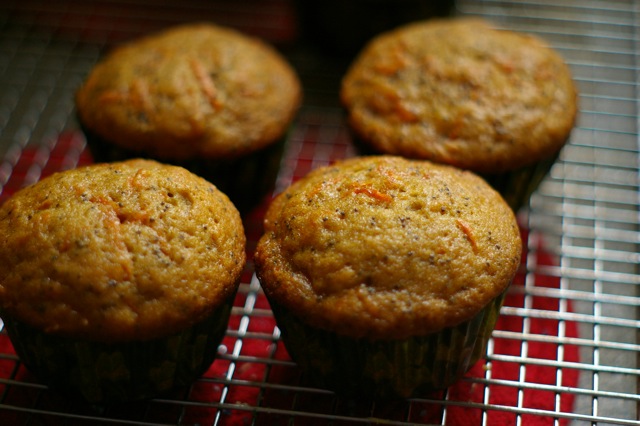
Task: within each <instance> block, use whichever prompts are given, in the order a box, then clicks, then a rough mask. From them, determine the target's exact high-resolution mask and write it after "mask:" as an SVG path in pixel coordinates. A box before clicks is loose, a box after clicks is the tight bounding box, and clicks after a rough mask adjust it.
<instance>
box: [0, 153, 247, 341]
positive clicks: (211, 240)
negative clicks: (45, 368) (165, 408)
mask: <svg viewBox="0 0 640 426" xmlns="http://www.w3.org/2000/svg"><path fill="white" fill-rule="evenodd" d="M244 263H245V236H244V232H243V227H242V222H241V220H240V217H239V214H238V212H237V210H236V209H235V208H234V206H233V205H232V204H231V202H230V201H229V200H228V198H227V197H226V196H225V195H224V194H222V193H221V192H219V191H218V190H217V189H216V188H215V187H214V186H213V185H212V184H210V183H208V182H206V181H205V180H204V179H201V178H199V177H197V176H195V175H193V174H191V173H189V172H187V171H186V170H184V169H182V168H178V167H174V166H167V165H162V164H159V163H156V162H152V161H147V160H131V161H127V162H123V163H114V164H100V165H94V166H88V167H84V168H79V169H76V170H71V171H67V172H62V173H58V174H54V175H52V176H50V177H48V178H45V179H43V180H42V181H40V182H38V183H37V184H35V185H32V186H30V187H28V188H25V189H23V190H21V191H19V192H18V193H16V194H14V196H13V197H11V198H10V199H9V200H8V201H7V202H6V203H4V205H2V207H1V208H0V270H2V271H3V274H2V276H0V306H1V308H2V310H3V311H4V312H6V313H7V314H9V315H11V316H12V317H14V318H16V319H18V320H20V321H23V322H25V323H27V324H29V325H32V326H34V327H37V328H40V329H43V330H45V331H47V332H50V333H55V334H59V335H65V336H66V335H68V336H71V337H77V338H87V339H90V340H97V341H107V342H110V341H130V340H147V339H152V338H155V337H160V336H164V335H167V334H170V333H172V332H174V331H178V330H181V329H183V328H186V327H188V326H190V325H192V324H195V323H197V322H199V321H201V320H203V319H204V318H205V317H206V316H207V315H208V314H210V313H211V311H212V310H213V309H215V308H216V307H217V306H219V305H221V304H222V303H223V302H224V301H225V300H226V299H228V298H229V297H231V296H232V295H233V294H235V291H236V288H237V283H238V280H239V278H240V274H241V272H242V270H243V267H244Z"/></svg>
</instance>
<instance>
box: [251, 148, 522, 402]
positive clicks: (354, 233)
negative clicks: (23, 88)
mask: <svg viewBox="0 0 640 426" xmlns="http://www.w3.org/2000/svg"><path fill="white" fill-rule="evenodd" d="M521 245H522V242H521V238H520V234H519V229H518V225H517V223H516V219H515V216H514V213H513V211H512V210H511V209H510V208H509V206H508V205H507V204H506V203H505V202H504V200H503V199H502V198H501V197H500V195H499V194H498V193H497V192H496V191H495V190H493V189H492V188H491V187H490V186H489V185H488V184H487V183H486V182H484V181H483V180H482V179H481V178H479V177H478V176H476V175H474V174H472V173H471V172H468V171H462V170H460V169H456V168H453V167H450V166H445V165H438V164H434V163H431V162H428V161H423V160H409V159H405V158H402V157H393V156H369V157H359V158H354V159H349V160H344V161H342V162H338V163H336V164H334V165H332V166H328V167H324V168H319V169H316V170H314V171H312V172H311V173H309V174H308V175H307V176H305V177H303V178H301V179H300V180H298V181H297V182H295V183H294V184H292V185H291V186H290V187H289V188H288V189H286V190H285V191H284V192H283V193H281V194H280V195H278V196H277V197H276V198H275V199H274V201H273V203H272V204H271V205H270V206H269V208H268V211H267V213H266V216H265V233H264V235H263V236H262V237H261V239H260V240H259V243H258V246H257V249H256V254H255V266H256V272H257V276H258V278H259V280H260V282H261V284H262V287H263V289H264V292H265V294H266V296H267V298H268V300H269V302H270V304H271V308H272V310H273V313H274V316H275V319H276V322H277V324H278V327H279V328H280V329H281V331H282V339H283V343H284V345H285V347H286V349H287V350H288V352H289V354H290V355H291V357H292V359H293V360H294V361H296V362H297V363H298V364H299V365H300V367H301V369H302V371H303V372H304V373H305V375H306V377H308V379H309V380H310V381H311V382H312V383H314V384H316V385H318V386H321V387H326V388H330V389H333V390H335V391H337V392H339V393H342V394H345V395H357V396H368V397H374V398H388V397H409V396H419V395H422V394H424V393H425V392H428V391H430V390H434V389H440V388H445V387H447V386H449V385H450V384H452V383H453V382H455V381H456V380H458V379H459V378H460V377H461V376H462V375H463V374H464V373H465V372H466V371H467V370H468V369H469V368H470V367H471V366H472V365H473V364H474V363H475V362H476V361H477V360H478V359H480V357H482V356H483V354H484V353H485V348H486V343H487V340H488V339H489V337H490V335H491V332H492V329H493V327H494V325H495V321H496V319H497V316H498V315H499V310H500V307H501V304H502V301H503V298H504V295H505V292H506V290H507V288H508V287H509V285H510V283H511V281H512V279H513V277H514V275H515V273H516V271H517V269H518V265H519V263H520V256H521Z"/></svg>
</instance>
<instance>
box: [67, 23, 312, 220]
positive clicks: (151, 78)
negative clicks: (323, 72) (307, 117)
mask: <svg viewBox="0 0 640 426" xmlns="http://www.w3.org/2000/svg"><path fill="white" fill-rule="evenodd" d="M301 93H302V92H301V87H300V82H299V80H298V77H297V75H296V73H295V71H294V70H293V68H292V67H291V66H290V65H289V63H288V62H287V61H286V60H285V58H284V57H283V56H282V55H280V53H279V52H277V51H276V50H275V49H274V48H273V47H271V46H270V45H268V44H266V43H265V42H263V41H261V40H259V39H257V38H253V37H250V36H248V35H244V34H242V33H240V32H238V31H235V30H232V29H229V28H224V27H220V26H216V25H213V24H208V23H197V24H186V25H182V26H178V27H173V28H169V29H167V30H165V31H162V32H159V33H155V34H151V35H148V36H146V37H143V38H140V39H136V40H133V41H131V42H130V43H128V44H125V45H123V46H121V47H119V48H116V49H115V50H113V51H112V52H110V53H109V54H108V55H106V57H105V58H103V59H102V60H101V61H100V62H99V63H98V64H97V65H96V66H95V67H94V68H93V70H92V71H91V72H90V74H89V76H88V77H87V79H86V81H85V82H84V84H83V85H82V86H81V87H80V88H79V90H78V91H77V93H76V106H77V113H78V117H79V120H80V122H81V125H82V126H83V128H84V129H85V131H86V133H87V138H88V142H89V146H90V147H91V149H92V152H93V153H94V155H95V157H96V159H97V160H98V161H112V160H119V159H123V158H128V157H131V156H145V157H148V158H153V159H157V160H161V161H165V162H171V163H175V164H178V165H182V166H184V167H186V168H188V169H190V170H191V171H193V172H195V173H197V174H200V175H203V176H204V177H206V178H207V179H210V180H211V181H212V182H213V183H215V184H216V186H218V188H219V189H220V190H221V191H223V192H225V193H226V194H227V195H229V196H230V197H231V198H232V201H234V202H235V203H236V205H237V206H240V207H242V206H243V205H244V204H252V202H253V201H254V199H253V197H257V196H259V195H261V194H260V193H259V192H257V191H256V188H257V189H258V190H261V191H262V192H264V191H265V190H266V189H267V187H270V185H271V184H272V183H273V180H274V179H275V172H276V169H277V167H278V165H279V158H280V154H281V151H282V143H283V141H284V138H285V134H286V132H287V130H288V128H289V126H290V124H291V122H292V120H293V118H294V115H295V113H296V112H297V109H298V107H299V104H300V101H301Z"/></svg>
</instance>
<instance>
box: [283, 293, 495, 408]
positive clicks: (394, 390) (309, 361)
mask: <svg viewBox="0 0 640 426" xmlns="http://www.w3.org/2000/svg"><path fill="white" fill-rule="evenodd" d="M505 294H506V292H504V293H503V294H501V295H500V296H499V297H497V298H495V299H494V300H492V301H491V302H490V303H489V304H487V305H486V306H485V307H484V308H483V309H482V310H480V312H479V313H478V314H476V315H475V316H474V317H473V318H472V319H470V320H468V321H466V322H463V323H461V324H458V325H455V326H452V327H449V328H446V329H443V330H441V331H439V332H435V333H432V334H428V335H425V336H415V337H410V338H407V339H401V340H370V339H365V338H352V337H349V336H344V335H339V334H337V333H335V332H331V331H328V330H324V329H320V328H317V327H313V326H310V325H308V324H306V323H305V322H304V320H303V319H301V318H298V317H297V316H295V315H293V314H291V313H290V312H289V310H288V309H286V308H285V307H283V306H281V305H279V304H278V303H277V302H276V301H272V300H271V301H270V303H271V307H272V310H273V313H274V316H275V319H276V322H277V324H278V327H279V328H280V330H281V332H282V341H283V343H284V345H285V348H286V349H287V351H288V352H289V355H290V356H291V358H292V359H293V360H294V361H295V362H296V363H297V364H298V365H299V366H300V368H301V370H302V371H303V373H304V375H305V377H306V379H307V380H309V381H310V382H311V383H312V384H313V385H316V386H318V387H321V388H327V389H331V390H333V391H335V392H336V393H338V394H341V395H344V396H347V397H366V398H374V399H377V398H383V399H387V398H408V397H418V396H423V395H425V394H426V393H428V392H430V391H434V390H438V389H444V388H447V387H448V386H450V385H451V384H453V383H455V382H456V381H458V380H459V379H460V378H461V377H462V376H463V375H464V374H465V373H466V372H467V371H468V370H469V369H470V368H471V367H472V366H473V365H474V364H475V363H476V362H477V361H478V360H479V359H480V358H482V357H483V356H484V355H485V352H486V345H487V342H488V340H489V338H490V337H491V333H492V331H493V328H494V327H495V323H496V321H497V318H498V316H499V313H500V308H501V306H502V302H503V301H504V296H505Z"/></svg>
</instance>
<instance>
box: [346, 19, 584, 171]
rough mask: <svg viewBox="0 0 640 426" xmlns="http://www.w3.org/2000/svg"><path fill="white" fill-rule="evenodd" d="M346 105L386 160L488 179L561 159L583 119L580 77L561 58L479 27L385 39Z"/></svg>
mask: <svg viewBox="0 0 640 426" xmlns="http://www.w3.org/2000/svg"><path fill="white" fill-rule="evenodd" d="M341 99H342V102H343V104H344V105H345V107H346V108H347V110H348V113H349V123H350V125H351V126H352V128H353V129H354V131H355V133H356V134H357V135H358V136H359V137H360V138H361V139H362V140H363V141H364V142H365V143H368V144H370V145H371V146H373V147H374V148H375V149H376V150H378V151H380V152H382V153H387V154H396V155H403V156H405V157H411V158H421V159H428V160H432V161H435V162H438V163H444V164H450V165H454V166H457V167H461V168H465V169H470V170H473V171H475V172H481V173H497V172H502V171H506V170H512V169H515V168H518V167H521V166H523V165H527V164H531V163H535V162H537V161H539V160H541V159H544V158H548V157H551V156H553V155H555V153H557V152H558V151H559V150H560V149H561V147H562V146H563V145H564V143H565V142H566V140H567V138H568V137H569V134H570V132H571V129H572V128H573V125H574V121H575V117H576V111H577V107H576V103H577V93H576V88H575V86H574V83H573V81H572V77H571V74H570V70H569V68H568V67H567V66H566V64H565V63H564V61H563V59H562V58H561V57H560V56H559V55H558V54H557V53H556V52H555V51H554V50H552V49H551V48H549V47H548V46H547V45H546V44H545V43H544V42H543V41H542V40H540V39H539V38H536V37H534V36H531V35H524V34H518V33H514V32H509V31H501V30H497V29H494V28H492V27H491V26H490V25H489V24H487V23H486V22H484V21H482V20H479V19H469V18H466V19H465V18H456V19H443V20H432V21H423V22H419V23H415V24H409V25H407V26H404V27H400V28H399V29H397V30H394V31H390V32H388V33H385V34H382V35H380V36H378V37H377V38H375V39H374V40H372V41H371V42H370V43H369V44H368V45H367V46H366V47H365V49H363V51H362V52H361V54H360V55H359V56H358V58H357V59H356V60H355V61H354V62H353V64H352V65H351V67H350V69H349V70H348V72H347V74H346V75H345V77H344V79H343V82H342V89H341Z"/></svg>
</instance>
